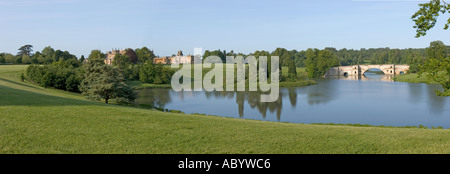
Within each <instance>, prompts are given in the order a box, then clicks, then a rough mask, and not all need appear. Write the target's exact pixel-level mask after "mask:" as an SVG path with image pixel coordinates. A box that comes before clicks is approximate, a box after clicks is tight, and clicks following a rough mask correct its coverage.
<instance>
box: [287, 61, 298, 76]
mask: <svg viewBox="0 0 450 174" xmlns="http://www.w3.org/2000/svg"><path fill="white" fill-rule="evenodd" d="M289 62H290V63H289V66H288V76H289V77H290V78H291V79H295V78H297V66H295V62H294V60H289Z"/></svg>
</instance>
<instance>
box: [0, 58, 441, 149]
mask: <svg viewBox="0 0 450 174" xmlns="http://www.w3.org/2000/svg"><path fill="white" fill-rule="evenodd" d="M25 68H26V67H25V66H0V153H450V130H429V129H412V128H379V127H352V126H332V125H305V124H291V123H275V122H263V121H254V120H242V119H232V118H222V117H214V116H200V115H184V114H173V113H163V112H158V111H151V110H145V109H139V108H132V107H123V106H115V105H105V104H102V103H97V102H91V101H87V100H85V99H84V98H83V97H82V96H80V95H78V94H72V93H66V92H62V91H59V90H52V89H43V88H40V87H37V86H35V85H32V84H28V83H22V82H19V81H18V79H19V78H18V77H19V73H20V72H21V71H23V70H24V69H25Z"/></svg>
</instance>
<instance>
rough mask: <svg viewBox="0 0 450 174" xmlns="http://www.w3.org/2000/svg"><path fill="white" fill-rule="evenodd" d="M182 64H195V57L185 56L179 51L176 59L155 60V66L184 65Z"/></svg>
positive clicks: (159, 58) (157, 58) (163, 58)
mask: <svg viewBox="0 0 450 174" xmlns="http://www.w3.org/2000/svg"><path fill="white" fill-rule="evenodd" d="M182 63H194V56H192V55H187V56H184V55H183V52H182V51H181V50H180V51H178V54H177V56H175V57H155V58H153V64H182Z"/></svg>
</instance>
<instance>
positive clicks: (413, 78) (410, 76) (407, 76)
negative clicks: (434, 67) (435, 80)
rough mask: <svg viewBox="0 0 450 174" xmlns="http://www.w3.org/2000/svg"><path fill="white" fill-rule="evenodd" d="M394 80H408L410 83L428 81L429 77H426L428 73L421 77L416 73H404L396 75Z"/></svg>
mask: <svg viewBox="0 0 450 174" xmlns="http://www.w3.org/2000/svg"><path fill="white" fill-rule="evenodd" d="M394 81H398V82H408V83H426V82H427V77H426V75H422V76H421V77H419V75H418V74H416V73H411V74H402V75H399V76H396V77H395V78H394Z"/></svg>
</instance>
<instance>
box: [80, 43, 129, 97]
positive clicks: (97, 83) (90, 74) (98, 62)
mask: <svg viewBox="0 0 450 174" xmlns="http://www.w3.org/2000/svg"><path fill="white" fill-rule="evenodd" d="M92 53H93V54H92ZM92 53H91V55H90V56H89V57H90V59H89V61H88V63H86V64H84V65H83V70H84V74H83V81H82V82H81V86H80V89H81V92H82V94H84V95H86V96H87V97H88V98H90V99H93V100H104V101H105V103H109V101H110V100H114V101H115V102H117V103H131V102H133V101H134V100H135V99H136V94H135V92H134V90H133V89H132V88H131V87H130V86H128V85H127V84H126V83H125V78H124V76H123V74H122V73H121V72H120V71H119V69H117V68H115V67H113V66H108V65H105V64H104V62H103V59H101V58H98V55H99V51H93V52H92ZM91 58H92V59H91Z"/></svg>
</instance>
